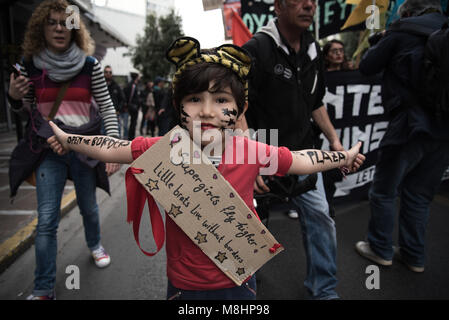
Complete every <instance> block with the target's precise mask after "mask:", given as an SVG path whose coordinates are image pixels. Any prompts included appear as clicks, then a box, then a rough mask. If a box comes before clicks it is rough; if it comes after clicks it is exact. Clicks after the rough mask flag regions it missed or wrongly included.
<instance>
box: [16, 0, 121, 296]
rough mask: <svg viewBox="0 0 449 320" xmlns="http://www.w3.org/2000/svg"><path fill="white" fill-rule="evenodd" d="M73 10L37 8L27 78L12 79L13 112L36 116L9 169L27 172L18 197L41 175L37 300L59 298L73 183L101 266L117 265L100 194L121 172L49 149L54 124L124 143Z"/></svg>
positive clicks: (28, 36)
mask: <svg viewBox="0 0 449 320" xmlns="http://www.w3.org/2000/svg"><path fill="white" fill-rule="evenodd" d="M68 6H69V4H68V2H67V1H65V0H46V1H43V2H42V3H41V4H40V5H39V6H38V7H37V8H36V9H35V11H34V12H33V14H32V16H31V18H30V21H29V22H28V26H27V29H26V32H25V38H24V42H23V46H22V48H23V53H24V59H23V61H22V63H21V65H20V74H19V75H18V76H17V75H14V74H11V77H10V87H9V91H8V98H9V101H10V104H11V108H12V110H13V111H16V112H18V111H22V110H27V111H28V112H29V113H30V121H29V123H28V127H27V134H26V139H25V140H23V141H21V142H20V143H19V145H18V146H17V147H16V149H15V150H14V152H13V155H12V159H11V163H10V175H11V174H14V173H11V172H16V173H17V172H20V173H21V172H23V173H24V174H23V175H22V176H21V177H18V178H16V181H15V184H13V185H12V187H11V194H12V195H14V194H15V193H16V191H17V188H18V186H19V185H20V184H21V183H22V182H23V181H24V180H25V179H26V178H27V176H28V175H29V174H31V173H33V172H34V173H35V177H36V193H37V202H38V208H37V211H38V225H37V235H36V239H35V251H36V269H35V282H34V290H33V293H32V295H31V296H30V297H29V298H30V299H54V298H55V293H54V287H55V279H56V253H57V240H56V233H57V228H58V224H59V216H60V205H61V198H62V194H63V190H64V185H65V182H66V180H67V178H70V179H72V180H73V182H74V185H75V190H76V197H77V202H78V206H79V209H80V213H81V215H82V217H83V224H84V230H85V238H86V242H87V246H88V248H89V249H90V251H91V253H92V256H93V258H94V261H95V263H96V265H97V266H98V267H100V268H102V267H106V266H107V265H109V263H110V257H109V255H108V254H107V253H106V252H105V250H104V248H103V246H102V245H101V243H100V221H99V216H98V205H97V202H96V194H95V192H96V186H99V187H101V188H103V189H104V190H106V191H107V192H109V184H108V179H107V173H106V172H107V171H109V172H108V173H112V172H115V171H116V170H118V168H119V166H118V165H117V164H106V167H105V165H104V164H103V163H101V162H98V161H92V160H91V159H88V158H86V157H83V156H81V155H80V154H78V153H69V154H66V155H63V156H61V155H57V154H56V153H54V152H52V151H51V149H49V148H48V145H47V143H46V138H48V137H49V134H51V130H50V131H49V129H50V127H49V125H48V120H49V119H53V121H55V122H57V123H59V124H60V125H61V126H63V127H65V128H66V129H67V130H69V131H70V132H73V133H75V132H78V133H84V134H88V135H91V134H98V133H100V132H99V129H100V126H101V122H103V125H104V129H105V131H106V134H107V135H109V136H113V137H119V132H118V123H117V116H116V113H115V108H114V105H113V104H112V101H111V99H110V96H109V93H108V88H107V85H106V82H105V79H104V76H103V73H102V69H101V66H100V63H99V62H98V61H97V60H96V59H95V58H94V57H92V56H90V54H92V52H93V49H94V43H93V40H92V38H91V37H90V34H89V32H88V30H87V29H86V26H85V25H84V23H83V21H82V20H81V19H80V17H79V15H78V14H77V12H76V11H74V12H73V11H72V12H70V8H67V7H68ZM92 98H94V99H95V102H96V105H94V104H93V101H92ZM105 168H106V171H105ZM13 180H14V179H13Z"/></svg>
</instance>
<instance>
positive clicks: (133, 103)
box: [124, 72, 142, 141]
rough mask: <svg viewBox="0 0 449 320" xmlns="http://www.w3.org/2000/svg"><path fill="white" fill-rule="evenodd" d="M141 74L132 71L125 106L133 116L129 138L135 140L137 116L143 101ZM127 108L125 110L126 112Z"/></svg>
mask: <svg viewBox="0 0 449 320" xmlns="http://www.w3.org/2000/svg"><path fill="white" fill-rule="evenodd" d="M139 78H140V77H139V74H137V73H134V72H132V73H131V81H130V82H129V84H128V86H127V87H126V88H125V90H124V93H125V98H126V102H125V108H126V110H127V111H128V113H129V116H130V117H131V120H130V124H129V131H128V140H130V141H131V140H133V139H134V137H135V136H136V125H137V116H138V114H139V108H140V105H141V103H142V101H141V96H142V94H141V92H140V88H139V80H140V79H139ZM126 110H124V111H125V112H126Z"/></svg>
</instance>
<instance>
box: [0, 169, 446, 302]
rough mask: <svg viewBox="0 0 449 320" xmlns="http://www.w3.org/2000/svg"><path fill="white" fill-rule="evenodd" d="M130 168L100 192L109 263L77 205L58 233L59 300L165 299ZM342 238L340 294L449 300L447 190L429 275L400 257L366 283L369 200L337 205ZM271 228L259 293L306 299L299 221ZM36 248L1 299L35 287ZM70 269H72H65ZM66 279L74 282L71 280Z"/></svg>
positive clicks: (431, 240)
mask: <svg viewBox="0 0 449 320" xmlns="http://www.w3.org/2000/svg"><path fill="white" fill-rule="evenodd" d="M124 172H125V168H122V170H121V172H120V173H117V174H116V175H114V177H113V179H112V181H113V182H112V190H113V191H112V192H113V197H111V198H110V197H108V196H107V195H106V194H105V193H104V192H103V191H101V190H99V191H98V198H99V204H100V212H101V227H102V243H103V245H104V246H105V248H106V249H107V250H108V252H109V253H110V255H111V259H112V263H111V265H110V266H109V267H107V268H106V269H103V270H100V269H98V268H96V266H95V265H94V263H93V260H92V258H91V257H90V254H89V251H88V249H87V247H86V245H85V241H84V231H83V227H82V224H81V216H80V215H79V211H78V208H75V209H73V210H72V211H71V212H70V213H69V214H67V215H66V216H65V217H64V218H63V219H62V220H61V223H60V226H59V231H58V260H57V265H58V269H57V283H56V295H57V299H58V300H94V299H98V300H104V299H107V300H109V299H126V300H127V299H135V300H164V299H165V295H166V284H167V279H166V275H165V262H166V259H165V252H164V249H163V250H161V252H159V253H158V254H157V255H156V256H155V257H151V258H150V257H147V256H145V255H144V254H143V253H141V252H140V250H139V248H138V247H137V245H136V243H135V241H134V237H133V233H132V226H131V225H129V224H127V223H126V197H125V185H124ZM336 212H337V215H336V225H337V238H338V261H337V263H338V278H339V284H338V287H337V291H338V293H339V294H340V296H341V298H342V299H345V300H353V299H363V300H365V299H366V300H372V299H387V300H390V299H448V298H449V275H448V270H449V251H448V250H447V248H448V247H449V237H448V227H447V226H448V225H449V192H448V191H447V190H443V191H442V192H440V193H439V195H438V196H437V197H436V199H435V201H434V202H433V204H432V207H431V215H430V220H429V225H428V234H427V241H428V264H427V266H426V271H425V272H424V273H423V274H416V273H413V272H411V271H409V270H408V269H407V268H406V267H405V266H403V265H402V264H401V263H399V262H397V261H395V262H394V264H393V266H391V267H380V268H379V279H378V280H379V281H378V284H379V289H376V288H374V289H368V288H367V286H366V282H367V278H368V277H369V276H370V274H371V273H366V271H367V267H369V266H370V265H371V263H369V262H368V261H367V260H364V259H363V258H361V257H360V256H359V255H358V254H357V253H356V252H355V250H354V244H355V242H356V241H359V240H362V239H363V238H364V237H365V232H366V228H367V223H368V218H369V210H368V203H367V202H366V201H362V202H359V203H347V204H342V205H339V206H337V208H336ZM269 229H270V231H271V232H272V233H273V235H274V236H275V237H276V238H277V240H278V241H279V242H280V243H281V244H282V245H283V246H284V247H285V251H284V252H282V253H281V254H279V255H277V256H276V257H275V258H274V259H272V260H271V261H269V262H268V263H267V264H266V265H265V266H264V267H262V269H260V270H259V271H258V272H257V279H258V299H263V300H299V299H308V298H309V297H308V294H307V291H306V289H305V288H304V286H303V281H304V278H305V274H306V264H305V256H304V250H303V247H302V240H301V233H300V226H299V222H298V221H297V220H291V219H289V218H288V217H287V216H286V215H285V214H283V213H282V212H275V213H273V214H271V217H270V221H269ZM141 243H142V246H143V247H144V248H145V249H146V250H147V251H152V250H154V243H153V242H152V236H151V233H150V228H149V219H148V215H147V214H144V215H143V219H142V224H141ZM34 263H35V262H34V246H32V247H31V248H30V249H28V250H27V251H26V252H25V253H24V254H23V255H22V256H21V257H20V258H19V259H18V260H17V261H16V262H15V263H14V264H13V265H12V266H10V267H9V268H8V269H7V270H6V271H5V272H3V273H2V274H0V300H16V299H19V300H23V299H25V298H26V296H28V295H29V294H30V293H31V291H32V289H33V279H34V275H33V273H34ZM70 266H76V268H78V270H79V275H80V278H79V279H80V281H79V288H72V289H68V288H67V287H71V286H72V287H73V283H74V282H71V281H72V279H73V274H74V273H73V271H72V270H73V269H70V268H71V267H70ZM67 267H69V269H68V272H67V273H66V270H67ZM67 283H68V286H67Z"/></svg>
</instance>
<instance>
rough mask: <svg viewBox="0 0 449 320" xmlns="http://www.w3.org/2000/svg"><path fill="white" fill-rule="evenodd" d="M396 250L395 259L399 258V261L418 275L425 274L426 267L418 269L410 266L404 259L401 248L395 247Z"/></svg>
mask: <svg viewBox="0 0 449 320" xmlns="http://www.w3.org/2000/svg"><path fill="white" fill-rule="evenodd" d="M393 249H394V257H395V258H397V259H398V260H399V261H401V262H402V263H403V264H405V266H406V267H407V268H409V270H411V271H413V272H416V273H422V272H424V267H417V266H413V265H411V264H409V263H408V262H407V261H405V260H404V258H403V257H402V255H401V251H400V247H396V246H393Z"/></svg>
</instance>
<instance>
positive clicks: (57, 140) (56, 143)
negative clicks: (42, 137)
mask: <svg viewBox="0 0 449 320" xmlns="http://www.w3.org/2000/svg"><path fill="white" fill-rule="evenodd" d="M48 123H49V124H50V127H51V128H52V130H53V132H54V134H55V135H54V136H51V137H50V138H48V139H47V143H48V144H49V145H50V148H51V149H52V150H53V151H54V152H55V153H57V154H59V155H64V154H66V153H67V152H69V150H70V148H69V145H68V143H67V136H68V134H67V133H65V132H64V131H62V130H61V129H59V127H58V126H57V125H55V124H54V123H53V121H49V122H48Z"/></svg>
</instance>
